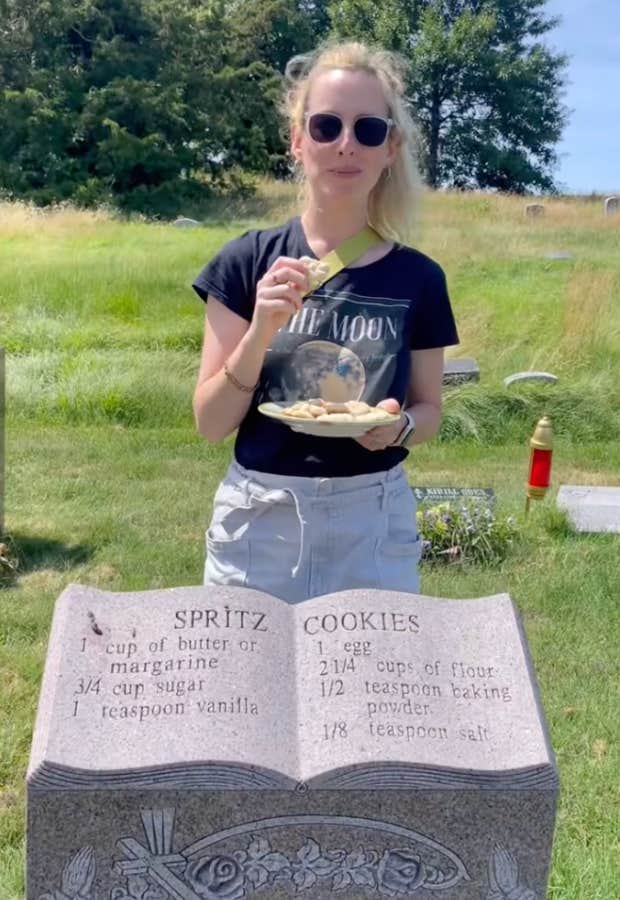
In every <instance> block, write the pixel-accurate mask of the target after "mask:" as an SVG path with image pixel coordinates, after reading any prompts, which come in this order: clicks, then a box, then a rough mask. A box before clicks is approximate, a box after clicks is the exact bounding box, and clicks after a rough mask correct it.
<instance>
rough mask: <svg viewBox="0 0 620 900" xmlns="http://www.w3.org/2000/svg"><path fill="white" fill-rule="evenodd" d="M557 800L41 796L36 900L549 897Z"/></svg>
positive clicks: (282, 794) (536, 794)
mask: <svg viewBox="0 0 620 900" xmlns="http://www.w3.org/2000/svg"><path fill="white" fill-rule="evenodd" d="M555 801H556V791H555V789H545V790H528V791H523V790H510V791H483V790H477V791H472V790H465V789H463V790H441V791H437V790H432V791H431V790H421V791H402V790H385V791H363V790H359V791H351V790H346V791H344V790H340V791H308V792H307V793H304V794H301V793H297V792H292V791H257V792H253V793H249V792H247V791H239V792H235V791H228V790H227V791H208V790H204V789H202V790H201V789H189V790H183V791H179V790H174V791H173V790H131V789H118V790H99V791H75V790H73V791H67V790H46V791H42V790H33V789H32V788H30V790H29V797H28V870H27V900H42V898H43V897H45V898H46V900H48V898H54V900H55V898H57V897H63V898H64V897H65V896H66V897H68V898H72V897H77V896H79V897H80V898H81V900H147V898H148V900H169V898H175V900H204V898H205V897H207V898H219V897H222V898H224V900H231V898H232V900H243V898H247V900H250V898H253V897H254V896H255V895H256V896H258V897H260V896H262V897H267V898H269V900H280V898H282V900H284V898H291V897H295V896H298V894H299V892H300V891H302V892H303V893H302V896H303V897H306V898H308V900H322V898H325V900H328V898H330V900H331V898H333V897H334V896H338V897H341V898H343V900H349V898H350V900H353V898H369V900H370V898H374V900H382V898H384V897H385V896H398V897H400V896H403V897H408V896H410V895H411V894H412V893H415V896H416V897H418V896H419V897H420V900H424V898H434V900H442V898H445V900H482V898H487V897H491V896H492V897H496V896H497V897H502V898H503V897H513V896H514V897H517V896H519V897H523V898H525V897H527V898H528V900H530V898H532V900H533V898H535V900H544V898H545V896H546V884H547V876H548V868H549V862H550V856H551V844H552V835H553V826H554V817H555ZM494 892H495V893H494Z"/></svg>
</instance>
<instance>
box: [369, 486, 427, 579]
mask: <svg viewBox="0 0 620 900" xmlns="http://www.w3.org/2000/svg"><path fill="white" fill-rule="evenodd" d="M421 553H422V541H421V538H420V535H419V534H418V527H417V523H416V502H415V498H414V497H413V494H412V493H411V491H410V490H409V487H408V486H407V487H406V488H403V489H399V490H397V491H394V492H393V493H392V494H391V495H390V497H389V499H388V507H387V518H386V532H385V534H384V536H383V537H381V538H380V539H379V541H378V542H377V548H376V560H377V568H378V570H379V578H380V582H381V587H382V588H385V589H386V590H393V591H408V592H410V593H417V592H418V590H419V585H420V579H419V574H418V563H419V561H420V556H421Z"/></svg>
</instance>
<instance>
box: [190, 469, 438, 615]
mask: <svg viewBox="0 0 620 900" xmlns="http://www.w3.org/2000/svg"><path fill="white" fill-rule="evenodd" d="M206 544H207V560H206V564H205V575H204V583H205V584H229V585H239V586H242V587H251V588H256V589H257V590H261V591H264V592H266V593H268V594H273V595H274V596H275V597H280V598H281V599H282V600H286V601H287V602H288V603H299V602H300V601H302V600H307V599H308V598H310V597H317V596H320V595H322V594H329V593H332V592H335V591H343V590H347V589H350V588H368V587H372V588H382V589H385V590H395V591H405V592H409V593H418V592H419V576H418V561H419V558H420V549H421V541H420V538H419V535H418V530H417V526H416V502H415V499H414V496H413V493H412V491H411V489H410V487H409V484H408V482H407V479H406V477H405V473H404V471H403V469H402V467H401V466H396V467H394V468H393V469H389V470H388V471H387V472H378V473H376V474H372V475H354V476H351V477H346V478H295V477H290V476H288V475H270V474H266V473H264V472H254V471H250V470H247V469H244V468H242V466H240V465H239V464H238V463H237V462H234V461H233V462H232V463H231V465H230V467H229V469H228V472H227V473H226V476H225V478H224V480H223V481H222V483H221V484H220V486H219V488H218V489H217V492H216V494H215V497H214V501H213V517H212V520H211V524H210V526H209V529H208V531H207V534H206Z"/></svg>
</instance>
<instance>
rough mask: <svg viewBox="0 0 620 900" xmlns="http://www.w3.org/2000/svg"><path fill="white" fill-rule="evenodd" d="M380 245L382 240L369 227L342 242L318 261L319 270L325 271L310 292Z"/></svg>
mask: <svg viewBox="0 0 620 900" xmlns="http://www.w3.org/2000/svg"><path fill="white" fill-rule="evenodd" d="M381 243H383V238H382V237H381V235H380V234H378V233H377V232H376V231H375V230H374V228H371V227H370V225H367V226H366V227H365V228H363V229H362V230H361V231H359V232H358V233H357V234H354V235H353V237H350V238H348V239H347V240H346V241H343V242H342V244H339V245H338V246H337V247H335V248H334V249H333V250H330V252H329V253H328V254H327V255H326V256H324V257H323V258H322V259H321V260H320V263H321V268H325V271H324V272H323V273H322V274H321V275H320V276H319V278H317V279H316V280H315V282H314V284H313V285H312V290H313V291H316V289H317V288H319V287H321V286H322V285H324V284H325V282H326V281H329V279H330V278H333V277H334V275H337V274H338V272H340V271H341V270H342V269H344V268H345V267H346V266H348V265H349V264H350V263H352V262H355V260H356V259H359V258H360V256H363V255H364V253H366V251H367V250H370V248H371V247H374V246H375V245H376V244H381Z"/></svg>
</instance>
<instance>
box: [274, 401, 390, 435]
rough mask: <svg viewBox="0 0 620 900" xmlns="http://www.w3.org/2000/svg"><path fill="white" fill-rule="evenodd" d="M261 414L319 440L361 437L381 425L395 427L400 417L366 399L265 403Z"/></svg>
mask: <svg viewBox="0 0 620 900" xmlns="http://www.w3.org/2000/svg"><path fill="white" fill-rule="evenodd" d="M258 411H259V412H260V413H262V414H263V415H264V416H269V417H270V418H272V419H277V420H278V421H279V422H282V423H283V424H284V425H288V426H289V427H290V428H292V429H293V431H300V432H302V433H303V434H312V435H316V436H317V437H359V436H360V435H362V434H366V432H367V431H370V430H371V429H372V428H376V427H377V426H378V425H393V424H394V422H396V421H397V420H398V418H399V416H398V414H393V413H389V412H386V411H385V410H384V409H381V407H377V406H370V405H369V404H368V403H364V401H363V400H345V401H344V402H343V403H336V402H333V401H330V400H321V399H313V400H297V401H296V402H295V403H288V404H287V403H261V404H260V406H259V407H258Z"/></svg>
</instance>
